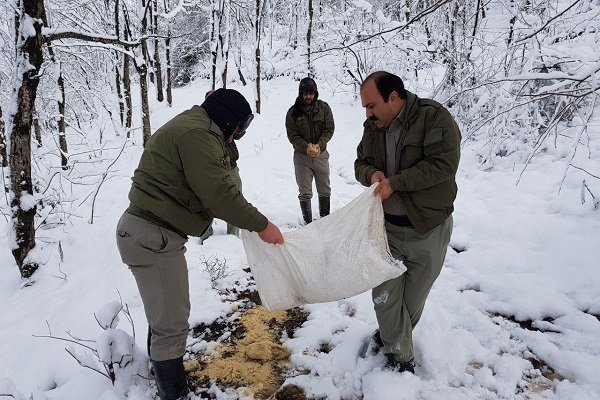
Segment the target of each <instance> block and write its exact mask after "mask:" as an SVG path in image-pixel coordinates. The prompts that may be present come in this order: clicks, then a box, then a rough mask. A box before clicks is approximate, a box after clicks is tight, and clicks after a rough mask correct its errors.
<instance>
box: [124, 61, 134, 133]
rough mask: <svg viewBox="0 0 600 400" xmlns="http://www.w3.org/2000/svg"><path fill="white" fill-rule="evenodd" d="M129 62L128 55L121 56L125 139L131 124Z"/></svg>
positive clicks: (131, 107)
mask: <svg viewBox="0 0 600 400" xmlns="http://www.w3.org/2000/svg"><path fill="white" fill-rule="evenodd" d="M130 65H131V61H130V59H129V56H128V55H124V56H123V92H124V93H123V94H124V95H125V108H126V114H125V128H126V129H127V137H129V130H130V129H131V126H132V124H133V105H132V102H131V69H130Z"/></svg>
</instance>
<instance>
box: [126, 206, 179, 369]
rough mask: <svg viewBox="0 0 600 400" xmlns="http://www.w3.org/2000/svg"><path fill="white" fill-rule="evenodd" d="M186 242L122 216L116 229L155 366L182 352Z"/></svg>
mask: <svg viewBox="0 0 600 400" xmlns="http://www.w3.org/2000/svg"><path fill="white" fill-rule="evenodd" d="M186 242H187V239H185V238H184V237H182V236H181V235H179V234H177V233H175V232H173V231H170V230H169V229H165V228H162V227H159V226H157V225H154V224H153V223H151V222H148V221H146V220H145V219H143V218H140V217H136V216H134V215H131V214H129V213H127V212H125V213H124V214H123V215H122V216H121V219H120V220H119V224H118V225H117V247H118V248H119V253H121V259H122V260H123V262H124V263H125V264H127V266H129V269H130V270H131V272H132V273H133V276H134V278H135V281H136V283H137V286H138V290H139V292H140V296H141V297H142V302H143V303H144V311H145V313H146V319H147V320H148V326H149V328H148V329H149V330H150V332H149V333H150V344H149V352H150V354H149V355H150V358H151V359H152V360H154V361H165V360H172V359H175V358H178V357H181V356H182V355H184V353H185V343H186V339H187V336H188V329H189V324H188V318H189V316H190V293H189V292H190V290H189V282H188V271H187V264H186V261H185V251H186V248H185V243H186Z"/></svg>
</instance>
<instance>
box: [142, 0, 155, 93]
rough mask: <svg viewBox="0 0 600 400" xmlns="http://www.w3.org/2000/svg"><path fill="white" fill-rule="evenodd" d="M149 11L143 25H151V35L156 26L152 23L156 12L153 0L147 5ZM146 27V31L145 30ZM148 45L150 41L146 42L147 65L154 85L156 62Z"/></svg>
mask: <svg viewBox="0 0 600 400" xmlns="http://www.w3.org/2000/svg"><path fill="white" fill-rule="evenodd" d="M147 7H148V8H147V10H148V13H144V16H147V17H146V18H144V21H143V23H144V24H145V27H147V26H148V23H149V24H150V34H153V33H154V28H155V27H154V24H153V23H152V21H153V20H154V11H153V8H152V0H148V5H147ZM145 27H144V29H145ZM145 32H146V33H147V29H145ZM148 43H149V41H148V40H146V65H147V66H148V80H149V81H150V82H151V83H154V61H153V60H152V57H150V50H149V48H148Z"/></svg>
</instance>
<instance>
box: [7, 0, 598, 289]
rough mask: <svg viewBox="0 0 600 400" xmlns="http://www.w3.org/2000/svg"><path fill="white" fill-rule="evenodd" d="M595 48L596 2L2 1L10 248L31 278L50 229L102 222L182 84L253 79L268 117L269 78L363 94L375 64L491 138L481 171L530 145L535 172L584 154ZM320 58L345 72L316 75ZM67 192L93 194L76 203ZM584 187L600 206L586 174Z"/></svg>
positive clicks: (467, 132) (474, 134)
mask: <svg viewBox="0 0 600 400" xmlns="http://www.w3.org/2000/svg"><path fill="white" fill-rule="evenodd" d="M599 43H600V3H598V1H590V0H568V1H557V2H547V1H541V0H498V1H482V0H478V1H476V2H469V1H465V0H437V1H428V0H425V1H423V0H420V1H413V0H403V1H389V0H376V1H372V2H366V1H348V0H334V1H331V2H329V1H323V0H292V1H291V2H290V1H282V0H204V1H196V0H99V1H93V2H90V1H83V0H6V1H4V2H2V3H1V4H0V49H1V53H0V166H1V168H2V169H1V170H2V184H3V186H4V188H5V191H4V193H5V195H4V196H3V200H2V201H0V213H1V214H2V215H3V218H5V219H6V220H7V221H9V222H10V223H9V226H10V229H11V235H10V243H9V246H10V248H11V250H12V253H13V255H14V258H15V261H16V264H17V265H18V267H19V269H20V273H21V276H22V277H23V278H24V279H26V278H28V277H30V276H31V275H32V274H33V273H34V272H35V270H36V269H37V268H38V266H39V264H40V261H39V260H40V259H41V258H42V257H41V256H40V252H41V251H42V250H39V246H38V244H39V238H38V237H39V232H40V231H41V230H43V229H47V228H48V227H54V226H57V225H66V224H68V222H69V219H70V218H71V217H73V216H74V215H82V214H86V215H88V216H89V222H90V223H92V222H93V215H94V207H93V204H94V198H95V195H96V194H97V192H98V190H100V188H101V186H102V184H103V183H104V182H105V181H106V180H107V179H109V177H110V174H109V172H110V171H109V170H110V165H111V163H112V162H113V161H114V159H115V157H118V154H120V151H121V150H122V148H123V147H125V146H143V145H144V144H145V142H146V141H147V139H148V138H149V137H150V135H151V132H152V130H153V128H154V127H153V126H152V120H151V118H150V110H149V103H150V101H151V99H156V100H155V101H158V102H166V103H167V104H169V105H170V104H172V101H173V94H172V93H173V92H172V89H173V87H174V86H178V85H186V84H189V83H191V82H193V81H194V80H196V79H209V80H210V81H211V86H212V87H213V88H217V87H226V86H227V85H228V84H229V83H231V82H236V83H240V84H243V85H253V86H254V87H255V93H256V96H255V99H254V108H255V112H257V113H260V112H261V102H260V100H261V81H263V80H269V79H272V78H274V77H277V76H289V77H292V78H297V77H301V76H304V75H306V74H307V73H308V74H310V75H314V76H319V77H320V78H326V80H327V82H328V84H329V85H330V86H331V87H333V88H334V92H347V93H352V94H353V95H356V91H357V87H358V86H357V85H358V84H360V82H361V81H362V79H363V78H364V77H365V76H366V75H367V74H368V73H370V72H372V71H374V70H378V69H387V70H391V71H395V72H396V73H397V74H399V75H401V76H403V77H405V79H407V80H411V79H415V80H427V79H428V77H429V76H434V75H435V76H443V79H439V80H437V81H435V82H434V83H433V85H432V87H433V88H434V89H433V93H432V94H431V96H432V97H434V98H436V99H437V100H439V101H441V102H444V103H445V104H447V105H448V106H449V107H450V108H451V109H452V110H453V113H454V114H455V115H456V116H457V119H458V120H459V121H460V122H461V125H462V127H463V134H464V140H465V141H478V142H479V143H480V144H481V150H480V156H481V163H482V164H483V165H486V166H488V167H493V164H494V160H495V159H497V158H498V157H504V156H506V155H507V154H510V153H512V152H515V151H526V152H527V154H529V158H528V159H526V160H524V162H523V165H522V167H521V168H522V169H523V170H526V167H527V163H528V162H529V161H530V160H531V157H533V156H535V154H536V153H537V152H539V151H543V149H544V147H545V146H548V145H551V143H552V141H553V140H555V139H556V138H557V137H558V136H559V135H562V131H563V128H564V127H565V126H571V127H572V126H576V127H577V130H576V131H577V132H578V133H577V135H576V137H573V138H572V139H573V149H572V151H573V154H574V153H575V152H576V151H578V149H580V148H585V143H586V137H588V135H589V132H588V130H587V122H588V121H589V120H590V118H592V116H593V115H594V113H597V112H598V105H597V99H598V91H599V89H600V83H599V82H600V80H599V79H598V77H599V76H600V55H599V53H600V52H599V50H598V48H599ZM582 48H589V52H581V50H580V49H582ZM324 61H327V62H329V63H331V64H333V65H335V67H334V68H330V69H328V70H327V71H321V70H320V69H319V67H318V65H319V62H324ZM331 71H334V72H335V74H332V73H331ZM439 71H442V73H441V74H440V73H439ZM433 72H436V73H435V74H434V73H433ZM326 73H327V74H329V75H328V76H324V75H325V74H326ZM152 101H154V100H152ZM108 137H110V138H120V139H121V140H120V143H121V145H120V146H115V141H108V140H107V138H108ZM582 150H583V149H582ZM90 165H91V166H93V168H92V169H91V170H90V168H89V166H90ZM568 168H579V169H582V170H585V167H582V166H577V165H574V164H573V165H572V164H568V165H567V166H566V170H568ZM586 173H588V175H589V176H590V179H600V177H598V176H595V175H594V174H593V173H592V172H590V171H586ZM565 174H566V172H565ZM72 185H83V186H87V187H89V195H88V196H87V197H86V198H73V197H72V195H71V192H72V191H70V190H69V187H71V186H72ZM584 189H585V190H584ZM582 192H585V193H586V195H589V196H592V198H593V199H594V201H596V202H597V197H596V195H597V194H595V193H593V191H591V190H590V189H589V187H588V186H587V185H586V183H585V181H584V182H582ZM83 210H85V211H83ZM44 245H45V246H56V245H57V243H52V242H50V243H47V242H45V243H44ZM36 247H37V250H36Z"/></svg>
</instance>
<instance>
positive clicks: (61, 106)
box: [58, 71, 69, 170]
mask: <svg viewBox="0 0 600 400" xmlns="http://www.w3.org/2000/svg"><path fill="white" fill-rule="evenodd" d="M58 88H59V90H60V100H59V101H58V114H59V115H58V147H59V149H60V165H61V166H62V169H63V170H67V169H69V167H68V166H67V154H68V149H67V136H66V130H67V129H66V128H67V124H66V123H65V103H66V96H65V81H64V79H63V75H62V71H61V72H60V73H59V75H58Z"/></svg>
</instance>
